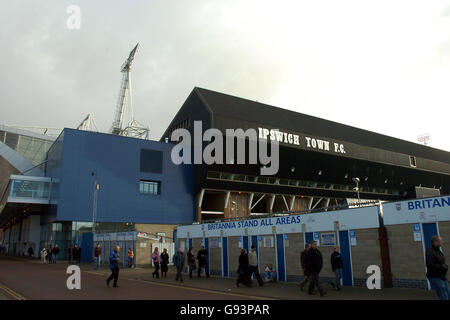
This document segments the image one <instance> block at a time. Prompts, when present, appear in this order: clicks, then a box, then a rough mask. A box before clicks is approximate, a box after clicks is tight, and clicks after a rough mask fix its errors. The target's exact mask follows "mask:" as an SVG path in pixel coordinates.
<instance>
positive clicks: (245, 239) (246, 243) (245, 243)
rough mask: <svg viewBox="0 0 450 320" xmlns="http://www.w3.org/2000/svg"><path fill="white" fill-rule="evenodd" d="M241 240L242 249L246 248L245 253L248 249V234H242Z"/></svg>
mask: <svg viewBox="0 0 450 320" xmlns="http://www.w3.org/2000/svg"><path fill="white" fill-rule="evenodd" d="M243 241H244V249H245V250H247V253H248V250H249V249H250V248H249V247H248V236H244V237H243Z"/></svg>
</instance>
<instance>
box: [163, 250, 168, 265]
mask: <svg viewBox="0 0 450 320" xmlns="http://www.w3.org/2000/svg"><path fill="white" fill-rule="evenodd" d="M161 264H163V265H168V264H169V254H168V253H164V252H163V253H161Z"/></svg>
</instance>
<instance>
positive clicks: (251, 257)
mask: <svg viewBox="0 0 450 320" xmlns="http://www.w3.org/2000/svg"><path fill="white" fill-rule="evenodd" d="M248 261H249V265H250V267H249V271H250V277H251V276H252V275H253V274H254V275H255V277H256V280H257V281H258V284H259V286H263V285H264V281H263V279H262V278H261V275H260V274H259V270H258V256H257V255H256V246H255V245H252V247H251V251H250V253H249V254H248Z"/></svg>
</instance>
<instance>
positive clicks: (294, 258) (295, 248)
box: [284, 233, 305, 280]
mask: <svg viewBox="0 0 450 320" xmlns="http://www.w3.org/2000/svg"><path fill="white" fill-rule="evenodd" d="M288 237H289V247H285V248H284V252H285V255H286V274H287V278H288V280H289V277H291V276H303V270H302V267H301V264H300V254H301V252H302V251H303V249H304V248H305V244H304V242H303V233H290V234H289V235H288Z"/></svg>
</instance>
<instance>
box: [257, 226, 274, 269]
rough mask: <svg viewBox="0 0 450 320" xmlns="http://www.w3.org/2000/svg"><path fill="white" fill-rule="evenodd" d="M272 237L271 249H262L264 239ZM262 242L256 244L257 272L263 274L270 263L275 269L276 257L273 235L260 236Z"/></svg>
mask: <svg viewBox="0 0 450 320" xmlns="http://www.w3.org/2000/svg"><path fill="white" fill-rule="evenodd" d="M267 236H269V237H273V247H272V248H266V247H264V237H267ZM262 239H263V241H261V242H260V243H259V244H258V251H259V266H258V267H259V272H264V269H265V268H266V266H267V265H268V264H269V263H271V264H273V265H274V266H275V267H276V265H277V264H276V262H277V261H276V256H275V252H276V251H275V246H276V242H275V240H276V239H275V235H273V234H272V235H264V236H262Z"/></svg>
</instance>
